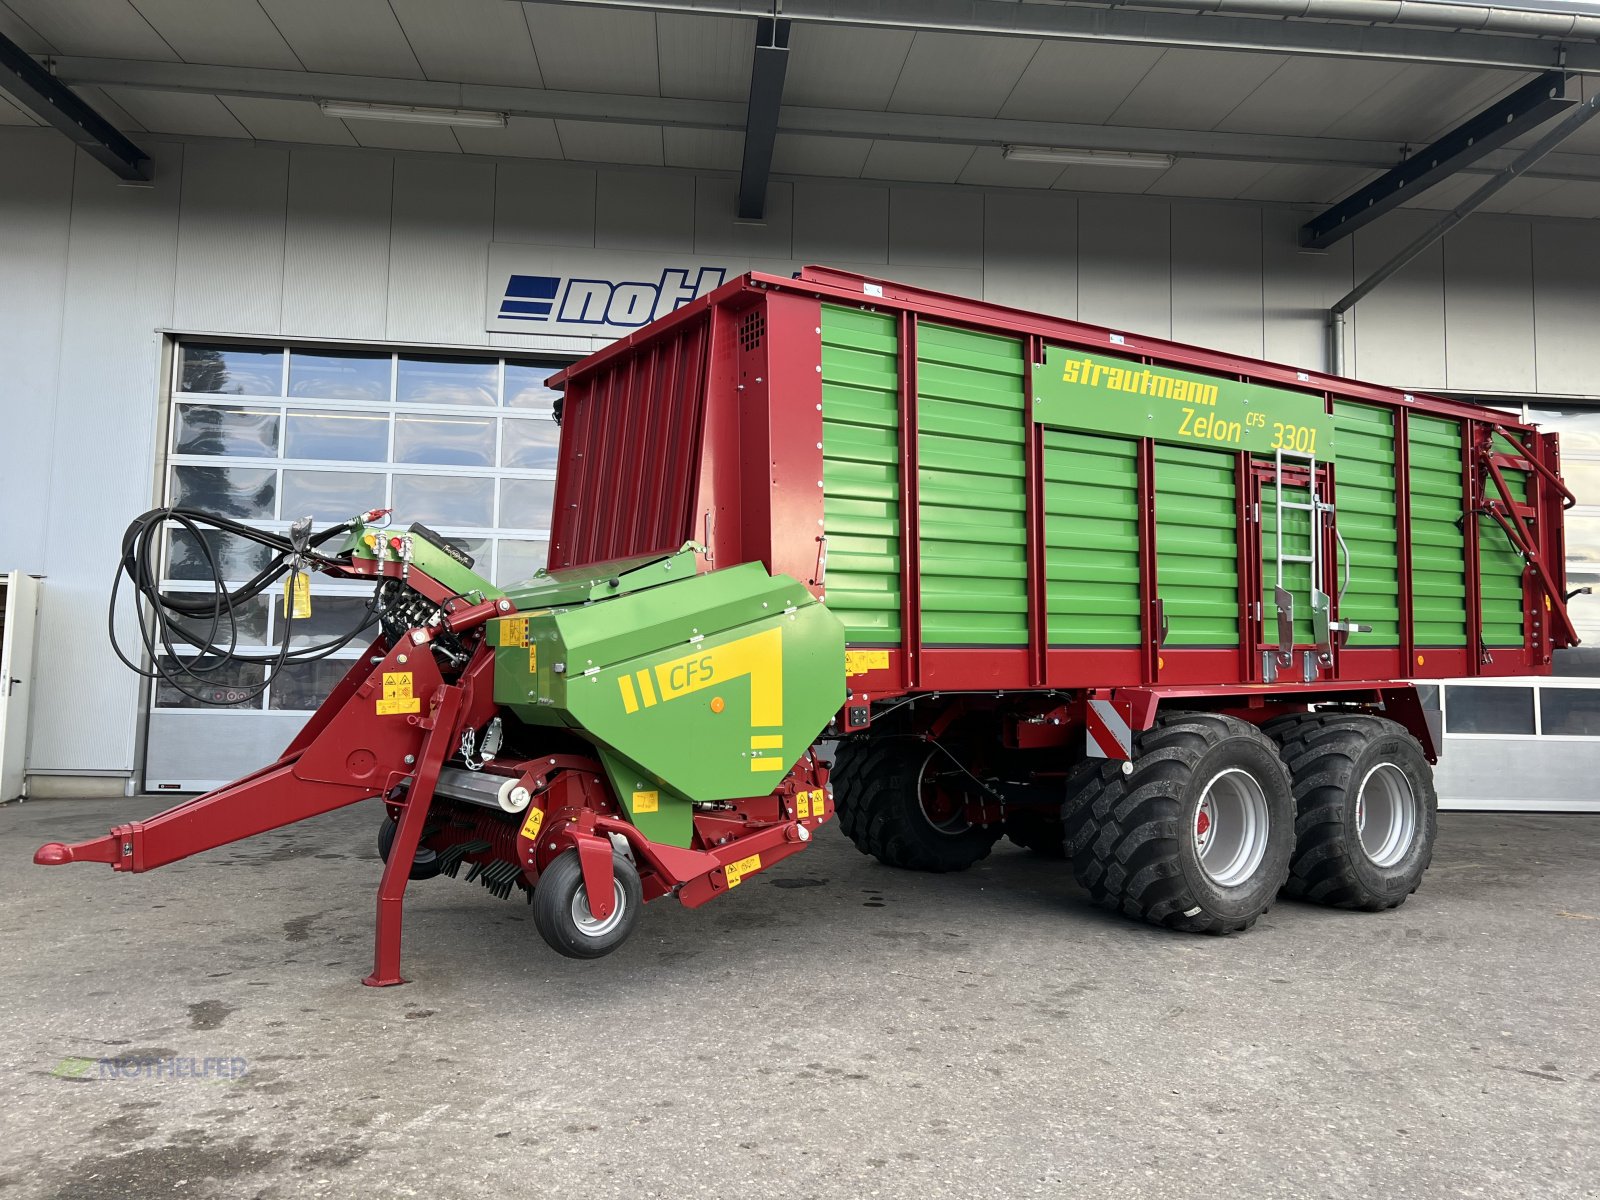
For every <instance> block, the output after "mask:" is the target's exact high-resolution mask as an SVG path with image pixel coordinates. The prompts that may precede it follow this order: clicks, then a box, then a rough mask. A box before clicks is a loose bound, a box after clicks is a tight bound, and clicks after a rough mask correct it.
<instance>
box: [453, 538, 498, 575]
mask: <svg viewBox="0 0 1600 1200" xmlns="http://www.w3.org/2000/svg"><path fill="white" fill-rule="evenodd" d="M445 540H446V541H448V542H449V543H450V544H451V545H452V546H459V547H460V548H461V549H463V550H465V551H466V552H467V557H468V558H470V559H471V560H472V563H473V567H472V569H473V570H474V571H478V572H480V573H484V572H487V571H488V569H489V539H488V538H467V537H457V536H456V535H455V534H451V535H450V536H449V537H448V538H446V539H445Z"/></svg>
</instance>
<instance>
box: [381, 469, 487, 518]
mask: <svg viewBox="0 0 1600 1200" xmlns="http://www.w3.org/2000/svg"><path fill="white" fill-rule="evenodd" d="M394 512H395V517H396V518H397V519H398V520H399V521H402V522H404V523H406V524H410V523H411V522H412V521H421V522H422V523H423V524H424V525H465V526H468V527H470V526H473V525H477V526H480V527H483V526H488V525H492V524H494V481H493V480H491V479H479V478H476V477H475V476H471V475H396V476H395V477H394Z"/></svg>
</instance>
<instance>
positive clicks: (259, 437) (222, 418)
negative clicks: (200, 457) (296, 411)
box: [173, 404, 278, 458]
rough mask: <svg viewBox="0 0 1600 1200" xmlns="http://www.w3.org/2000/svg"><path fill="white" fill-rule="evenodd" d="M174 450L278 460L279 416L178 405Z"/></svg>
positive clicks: (256, 410) (264, 411) (267, 411)
mask: <svg viewBox="0 0 1600 1200" xmlns="http://www.w3.org/2000/svg"><path fill="white" fill-rule="evenodd" d="M175 420H176V423H177V429H176V430H175V435H174V438H173V449H174V451H175V452H176V453H178V454H228V455H236V456H239V457H243V458H276V457H277V456H278V414H277V412H276V411H275V410H272V409H259V408H221V407H218V406H217V405H214V404H180V405H178V408H177V415H176V418H175Z"/></svg>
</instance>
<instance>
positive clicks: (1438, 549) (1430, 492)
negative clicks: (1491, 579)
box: [1407, 413, 1467, 646]
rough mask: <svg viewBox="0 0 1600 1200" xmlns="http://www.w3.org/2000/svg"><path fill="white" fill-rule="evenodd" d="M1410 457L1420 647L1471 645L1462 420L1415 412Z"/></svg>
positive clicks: (1415, 626) (1413, 587)
mask: <svg viewBox="0 0 1600 1200" xmlns="http://www.w3.org/2000/svg"><path fill="white" fill-rule="evenodd" d="M1408 442H1409V444H1408V447H1407V449H1408V451H1409V453H1410V456H1411V478H1410V480H1409V483H1410V494H1411V592H1412V611H1413V621H1412V628H1413V633H1414V635H1415V639H1416V644H1417V645H1419V646H1465V645H1466V644H1467V539H1466V535H1465V534H1464V533H1463V532H1462V530H1461V528H1460V526H1459V525H1457V522H1458V521H1460V520H1461V517H1462V514H1463V513H1464V512H1465V511H1466V500H1465V496H1464V494H1463V492H1462V486H1461V423H1460V422H1459V421H1453V420H1450V419H1449V418H1442V417H1424V416H1421V415H1420V414H1416V413H1413V414H1412V417H1411V421H1410V437H1409V439H1408Z"/></svg>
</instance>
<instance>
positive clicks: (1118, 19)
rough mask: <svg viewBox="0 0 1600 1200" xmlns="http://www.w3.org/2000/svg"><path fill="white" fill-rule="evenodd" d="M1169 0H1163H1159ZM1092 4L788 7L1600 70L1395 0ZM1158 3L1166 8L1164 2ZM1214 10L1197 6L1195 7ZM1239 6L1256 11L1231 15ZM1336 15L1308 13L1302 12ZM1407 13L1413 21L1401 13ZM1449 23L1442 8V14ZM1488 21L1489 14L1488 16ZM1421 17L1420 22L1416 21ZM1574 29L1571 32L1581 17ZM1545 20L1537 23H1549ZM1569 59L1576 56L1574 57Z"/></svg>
mask: <svg viewBox="0 0 1600 1200" xmlns="http://www.w3.org/2000/svg"><path fill="white" fill-rule="evenodd" d="M535 2H537V3H559V4H574V5H579V6H582V7H601V8H634V9H648V10H651V11H655V12H675V13H691V14H699V15H703V16H728V17H750V18H756V17H763V16H771V15H772V11H773V5H772V0H535ZM1160 2H1161V0H1157V4H1159V3H1160ZM1106 3H1107V5H1108V6H1107V7H1096V6H1093V5H1090V4H1081V3H1080V4H1038V3H1033V4H1029V3H1017V2H1016V0H783V5H782V14H783V16H784V18H785V19H786V20H789V21H792V22H794V23H795V24H797V25H799V24H817V25H847V26H861V27H876V28H891V29H913V30H922V29H927V30H937V31H940V32H945V33H967V34H987V35H992V36H1000V37H1025V38H1038V39H1040V40H1043V41H1086V42H1123V43H1131V44H1137V45H1144V46H1184V47H1193V48H1197V49H1209V50H1241V51H1254V52H1259V53H1266V54H1291V55H1312V56H1315V57H1319V58H1365V59H1385V60H1389V61H1393V62H1414V63H1443V64H1451V65H1455V66H1466V67H1490V68H1500V69H1505V70H1520V71H1544V70H1549V69H1550V68H1552V67H1558V66H1565V67H1566V68H1567V69H1568V70H1570V71H1573V72H1575V73H1577V74H1585V75H1593V74H1600V42H1597V41H1596V40H1595V39H1594V38H1593V37H1592V36H1584V35H1583V34H1581V33H1580V34H1576V35H1575V34H1574V33H1572V32H1568V33H1567V34H1566V35H1564V36H1566V37H1567V38H1568V39H1570V40H1567V41H1562V40H1561V37H1560V36H1555V35H1554V25H1555V22H1554V19H1552V21H1551V22H1550V24H1551V31H1552V35H1551V36H1533V37H1527V36H1517V35H1515V34H1510V33H1489V32H1482V31H1480V30H1475V29H1471V28H1467V29H1462V28H1460V27H1457V28H1429V27H1427V26H1426V21H1427V19H1428V18H1429V17H1430V16H1431V15H1432V14H1430V13H1429V11H1428V10H1429V9H1430V8H1433V7H1435V6H1431V5H1429V4H1426V3H1420V4H1411V5H1407V4H1399V3H1395V2H1394V0H1389V2H1387V3H1379V2H1377V0H1339V2H1338V3H1328V4H1322V3H1320V2H1319V0H1293V3H1289V2H1287V0H1247V2H1239V3H1230V2H1229V0H1183V3H1182V4H1177V3H1174V4H1173V7H1174V8H1179V9H1182V8H1187V9H1189V10H1191V11H1173V12H1156V11H1152V10H1151V9H1148V8H1129V7H1121V6H1117V7H1111V6H1110V4H1111V0H1106ZM1152 7H1154V6H1152ZM1437 7H1438V8H1439V10H1440V11H1441V12H1442V11H1443V10H1444V9H1445V8H1446V7H1449V8H1451V9H1453V10H1454V14H1455V15H1454V17H1453V18H1451V19H1453V20H1455V21H1457V22H1458V23H1459V25H1466V24H1469V21H1468V14H1469V13H1471V12H1472V11H1473V10H1471V9H1468V8H1464V7H1463V6H1461V5H1454V6H1442V5H1441V6H1437ZM1202 8H1203V9H1210V10H1211V11H1208V12H1195V11H1192V10H1194V9H1202ZM1229 8H1233V9H1236V10H1238V11H1239V12H1242V13H1246V14H1247V15H1242V16H1235V15H1228V14H1227V13H1226V12H1223V11H1218V10H1226V9H1229ZM1318 9H1325V10H1326V11H1327V12H1328V13H1329V14H1330V15H1329V16H1328V17H1327V18H1324V19H1312V20H1303V19H1302V20H1296V19H1294V17H1295V16H1311V17H1316V16H1317V10H1318ZM1402 15H1403V16H1404V17H1405V20H1404V21H1402V20H1401V19H1400V18H1401V17H1402ZM1433 19H1434V20H1436V21H1439V22H1440V23H1441V24H1447V23H1448V21H1445V20H1443V19H1441V18H1439V17H1433ZM1485 19H1486V18H1485ZM1413 21H1414V22H1416V23H1415V24H1413V23H1411V22H1413ZM1567 26H1568V28H1569V30H1570V29H1571V27H1572V26H1571V18H1569V19H1568V22H1567ZM1540 31H1541V30H1540V29H1539V28H1538V27H1536V26H1535V27H1532V28H1530V32H1535V33H1537V32H1540ZM1563 56H1565V58H1564V61H1563Z"/></svg>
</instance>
